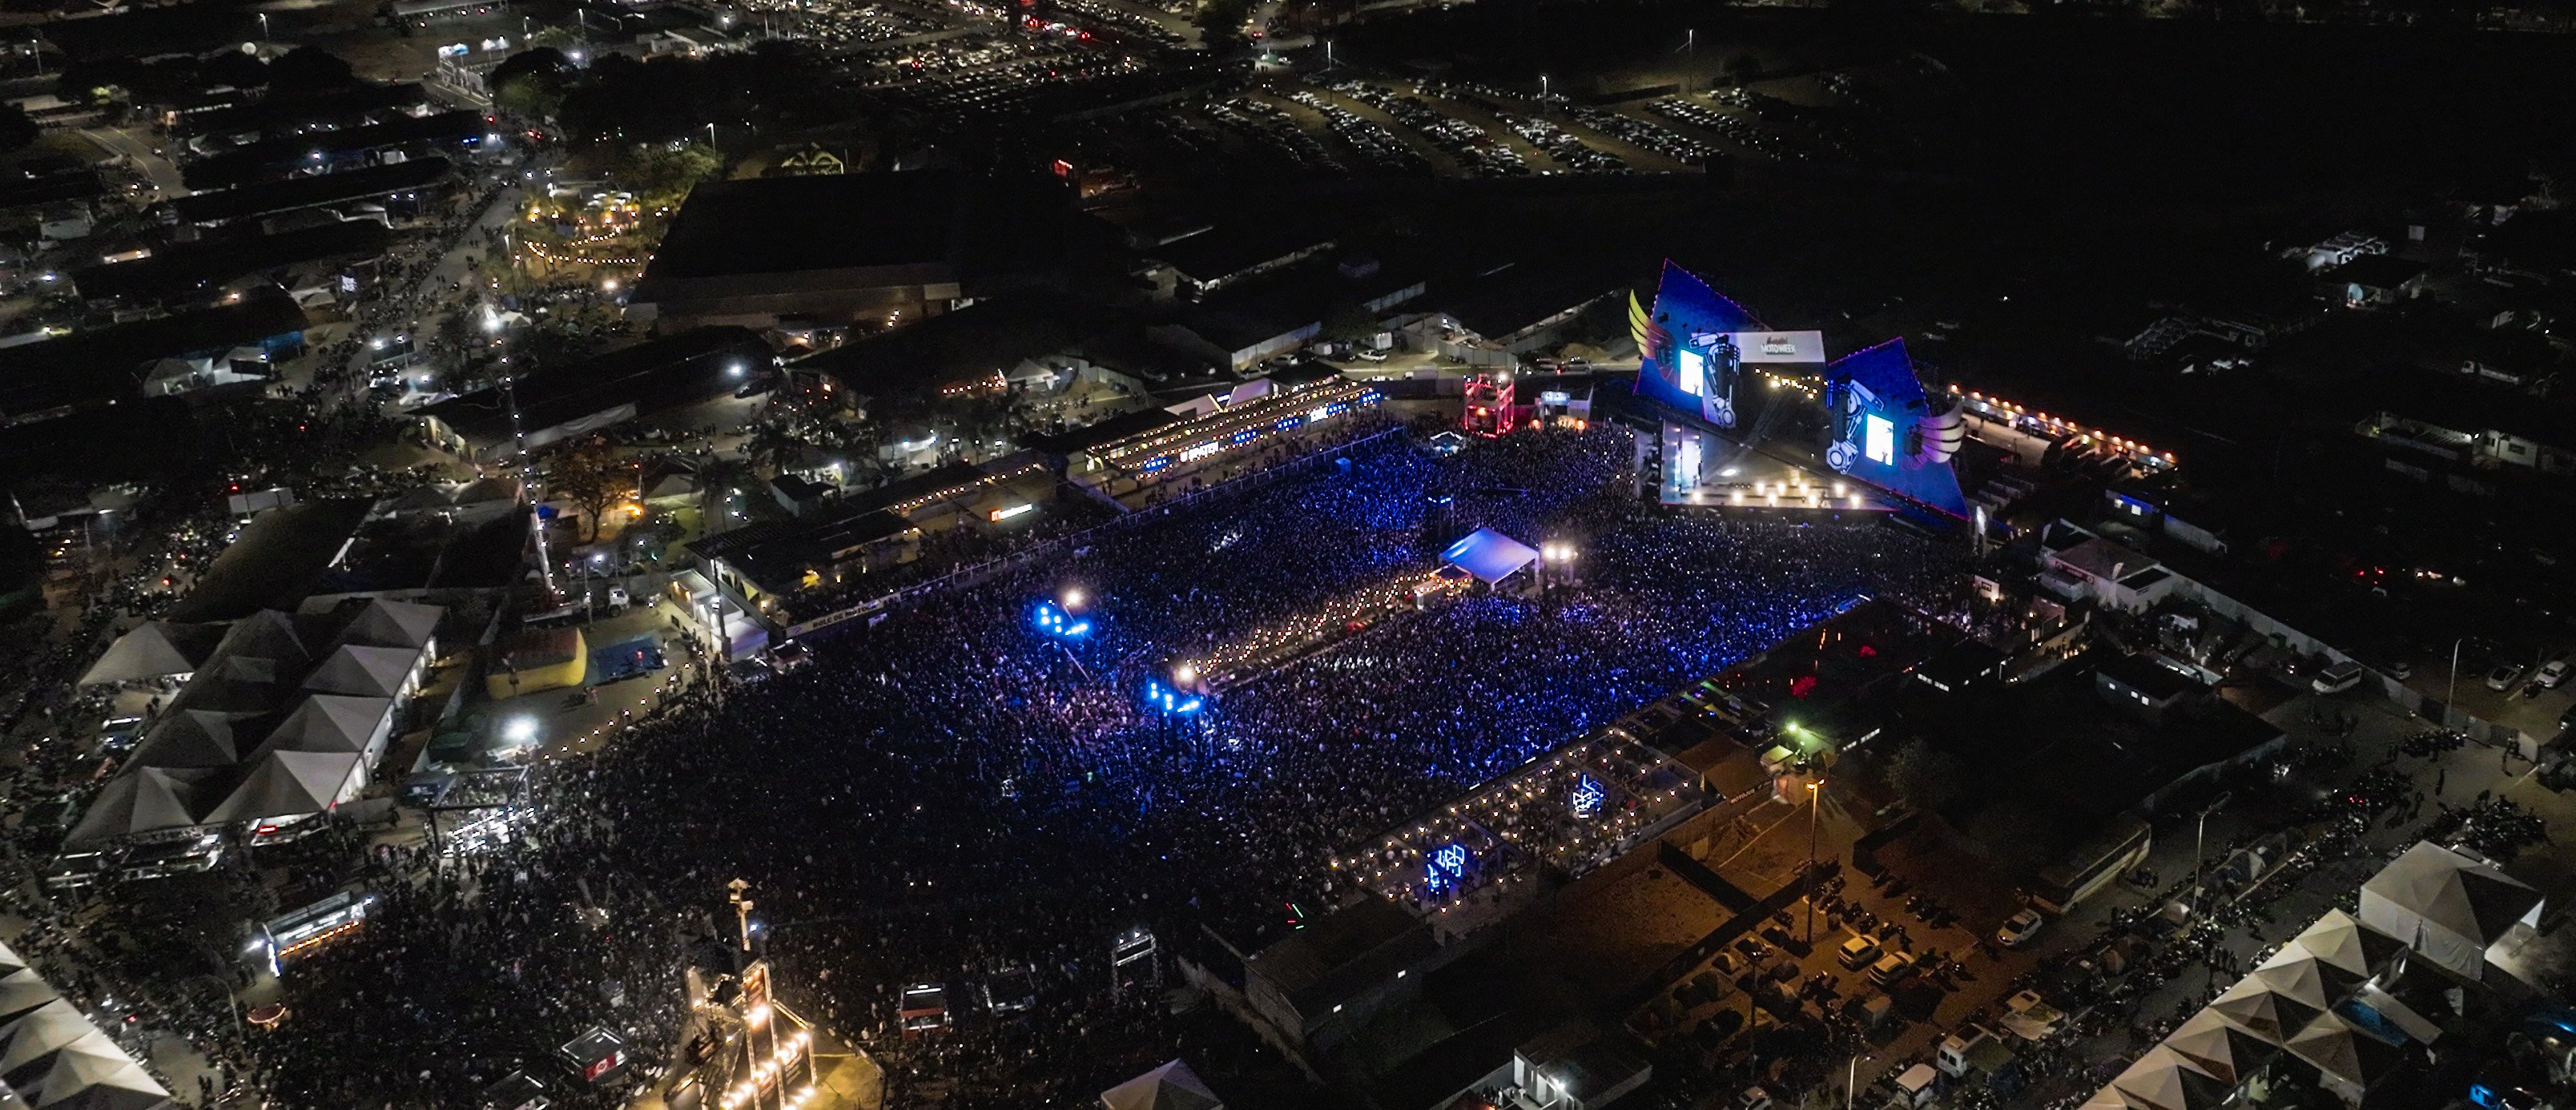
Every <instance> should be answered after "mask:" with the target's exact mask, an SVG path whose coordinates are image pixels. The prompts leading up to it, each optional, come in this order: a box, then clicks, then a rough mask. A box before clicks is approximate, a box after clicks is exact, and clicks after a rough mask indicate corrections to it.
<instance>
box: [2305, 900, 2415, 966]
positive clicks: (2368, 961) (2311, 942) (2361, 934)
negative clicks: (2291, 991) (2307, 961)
mask: <svg viewBox="0 0 2576 1110" xmlns="http://www.w3.org/2000/svg"><path fill="white" fill-rule="evenodd" d="M2290 946H2291V947H2294V948H2300V949H2305V950H2306V951H2308V952H2310V953H2312V954H2314V955H2315V956H2316V958H2317V959H2319V960H2322V961H2324V962H2325V963H2326V964H2327V965H2328V966H2330V967H2334V968H2338V969H2341V970H2343V971H2345V972H2348V973H2350V974H2352V975H2354V976H2357V977H2359V978H2364V979H2367V978H2369V977H2371V976H2373V975H2377V974H2379V973H2380V972H2383V971H2386V970H2388V969H2389V968H2390V967H2393V966H2395V965H2396V963H2397V956H2398V954H2399V953H2401V952H2404V951H2405V950H2406V944H2405V942H2404V941H2401V940H2399V939H2397V938H2395V937H2392V936H2389V935H2387V934H2385V933H2382V932H2379V931H2378V930H2375V929H2366V928H2363V927H2362V924H2361V922H2359V921H2356V920H2354V919H2353V917H2352V915H2351V914H2348V913H2345V912H2343V911H2342V910H2327V911H2326V915H2325V916H2324V917H2320V918H2318V919H2317V923H2316V924H2314V925H2310V926H2308V928H2307V931H2306V932H2303V933H2300V934H2299V935H2298V936H2297V937H2296V938H2294V939H2292V940H2291V941H2290Z"/></svg>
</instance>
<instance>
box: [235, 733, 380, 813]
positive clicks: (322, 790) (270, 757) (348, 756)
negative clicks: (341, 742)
mask: <svg viewBox="0 0 2576 1110" xmlns="http://www.w3.org/2000/svg"><path fill="white" fill-rule="evenodd" d="M359 759H360V757H359V756H357V755H356V754H354V753H343V752H285V751H270V752H268V753H267V754H265V755H262V756H260V757H259V761H258V762H257V763H255V764H253V765H252V766H251V771H250V777H248V778H245V779H243V780H242V783H241V785H240V786H236V787H234V788H233V792H232V793H231V794H230V795H228V796H226V797H225V798H224V800H223V801H222V802H221V803H220V804H218V805H216V806H215V808H214V809H213V810H212V811H211V812H209V813H207V814H206V822H207V823H208V824H217V823H221V822H225V821H256V820H260V819H262V818H267V817H290V816H294V815H297V814H304V813H321V812H323V811H325V810H328V809H330V808H331V805H332V803H334V802H337V801H339V799H340V787H341V786H342V785H343V784H345V783H347V782H348V781H349V773H350V772H351V771H352V770H353V769H355V768H356V767H357V765H358V761H359Z"/></svg>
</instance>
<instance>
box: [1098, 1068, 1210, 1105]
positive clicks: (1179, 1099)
mask: <svg viewBox="0 0 2576 1110" xmlns="http://www.w3.org/2000/svg"><path fill="white" fill-rule="evenodd" d="M1100 1106H1101V1110H1225V1103H1224V1102H1223V1101H1221V1100H1219V1099H1218V1098H1217V1097H1216V1092H1214V1091H1211V1090H1208V1085H1207V1084H1206V1083H1204V1082H1202V1081H1200V1079H1199V1077H1198V1073H1196V1072H1193V1071H1191V1070H1190V1066H1189V1065H1188V1064H1184V1063H1182V1062H1180V1061H1178V1060H1174V1061H1172V1062H1171V1063H1168V1064H1165V1065H1163V1066H1161V1067H1159V1068H1155V1069H1154V1070H1152V1071H1149V1072H1146V1073H1145V1074H1143V1075H1140V1076H1137V1077H1136V1078H1134V1079H1130V1080H1128V1081H1126V1082H1124V1083H1121V1084H1119V1085H1117V1086H1115V1087H1111V1088H1109V1089H1108V1090H1106V1091H1102V1092H1100Z"/></svg>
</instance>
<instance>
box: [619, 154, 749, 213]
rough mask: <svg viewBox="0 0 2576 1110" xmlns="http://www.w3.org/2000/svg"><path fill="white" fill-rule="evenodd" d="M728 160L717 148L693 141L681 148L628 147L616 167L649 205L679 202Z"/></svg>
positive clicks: (640, 198)
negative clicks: (723, 159)
mask: <svg viewBox="0 0 2576 1110" xmlns="http://www.w3.org/2000/svg"><path fill="white" fill-rule="evenodd" d="M723 168H724V164H723V163H722V162H719V161H717V160H716V152H715V150H714V149H713V148H711V147H708V146H705V145H703V144H700V143H689V144H686V145H683V146H682V147H680V149H678V150H673V149H671V148H669V147H667V146H663V145H660V144H645V145H639V146H633V147H629V148H627V150H626V152H625V154H623V155H622V156H620V157H619V158H618V160H617V167H616V169H615V170H614V171H613V172H614V174H615V176H616V178H617V180H618V182H619V183H621V184H623V185H626V186H627V187H628V188H630V189H633V190H634V192H635V198H636V201H637V202H638V203H640V204H642V205H643V206H644V207H646V208H660V207H666V206H672V205H677V204H678V203H679V202H680V201H681V200H682V199H684V198H686V197H687V196H688V195H689V190H691V189H694V188H696V187H697V184H698V182H701V181H704V180H706V179H708V178H710V177H714V176H715V175H716V172H717V171H718V170H721V169H723Z"/></svg>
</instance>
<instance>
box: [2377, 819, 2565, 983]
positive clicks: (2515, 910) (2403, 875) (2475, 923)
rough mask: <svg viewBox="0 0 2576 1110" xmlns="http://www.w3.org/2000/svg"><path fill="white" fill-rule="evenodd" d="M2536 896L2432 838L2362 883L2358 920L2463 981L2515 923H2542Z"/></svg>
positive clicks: (2481, 967) (2476, 970)
mask: <svg viewBox="0 0 2576 1110" xmlns="http://www.w3.org/2000/svg"><path fill="white" fill-rule="evenodd" d="M2541 902H2542V899H2541V895H2540V892H2539V891H2537V890H2534V889H2532V888H2531V887H2530V885H2529V884H2526V883H2524V882H2523V881H2522V880H2520V879H2516V878H2514V877H2512V876H2510V875H2507V874H2505V873H2504V871H2503V870H2502V869H2500V868H2498V867H2496V866H2495V865H2494V864H2492V863H2489V862H2487V861H2486V860H2484V859H2480V858H2477V857H2474V856H2470V855H2466V854H2464V853H2461V852H2457V851H2454V850H2452V849H2449V848H2445V847H2442V846H2441V845H2439V844H2434V843H2431V842H2429V841H2419V842H2418V843H2417V844H2416V845H2415V846H2414V847H2412V848H2408V849H2407V850H2406V854H2405V855H2402V856H2399V857H2397V859H2396V860H2395V861H2393V862H2391V863H2390V864H2389V865H2388V866H2386V867H2383V868H2381V869H2380V870H2379V873H2378V874H2376V875H2373V876H2371V877H2370V881H2368V882H2365V883H2363V884H2361V922H2362V924H2364V925H2368V926H2370V927H2371V928H2373V929H2377V930H2379V931H2380V932H2383V933H2386V934H2388V935H2389V936H2392V937H2398V938H2401V939H2404V940H2406V941H2407V942H2408V943H2409V944H2410V945H2411V946H2412V947H2413V948H2414V949H2415V950H2416V951H2418V952H2421V953H2423V954H2424V956H2425V957H2426V958H2427V959H2430V960H2432V961H2433V962H2434V963H2437V964H2440V965H2442V966H2443V967H2445V968H2448V969H2450V970H2451V971H2452V972H2454V973H2456V974H2458V975H2460V976H2461V977H2463V978H2468V979H2477V978H2481V977H2483V976H2482V973H2483V971H2484V970H2485V968H2486V960H2487V949H2488V948H2490V947H2493V946H2494V944H2495V942H2497V941H2499V940H2502V939H2504V936H2505V934H2506V933H2509V932H2512V931H2513V928H2514V926H2516V925H2532V926H2537V925H2539V924H2540V910H2541Z"/></svg>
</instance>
